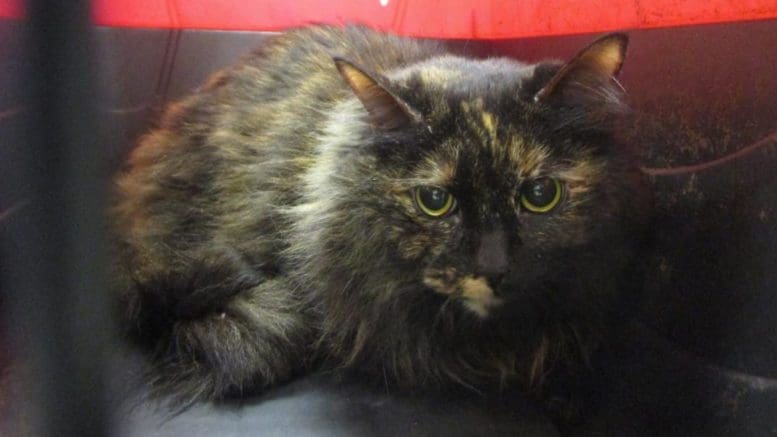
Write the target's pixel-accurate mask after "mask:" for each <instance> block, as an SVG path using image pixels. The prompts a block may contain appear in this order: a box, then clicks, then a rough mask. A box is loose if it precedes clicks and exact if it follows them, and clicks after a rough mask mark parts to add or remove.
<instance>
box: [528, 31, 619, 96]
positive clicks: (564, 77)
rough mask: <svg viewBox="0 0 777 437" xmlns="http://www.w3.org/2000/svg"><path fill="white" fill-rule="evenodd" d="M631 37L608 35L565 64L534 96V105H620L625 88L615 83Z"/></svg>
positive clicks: (617, 34) (615, 34)
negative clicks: (558, 101) (596, 103)
mask: <svg viewBox="0 0 777 437" xmlns="http://www.w3.org/2000/svg"><path fill="white" fill-rule="evenodd" d="M628 42H629V38H628V36H627V35H626V34H623V33H611V34H608V35H605V36H603V37H601V38H599V39H597V40H596V41H594V42H593V43H591V44H589V45H588V46H587V47H585V48H584V49H583V50H581V51H580V52H579V53H578V54H577V55H576V56H575V57H574V58H572V60H570V61H569V62H567V63H566V64H564V65H563V66H562V67H561V69H559V70H558V72H557V73H556V74H555V75H554V76H553V77H552V78H551V79H550V81H548V83H547V84H546V85H545V86H544V87H543V88H542V89H541V90H540V91H539V92H537V94H535V95H534V101H535V102H543V101H553V100H560V101H562V102H566V103H571V104H575V103H591V102H595V101H596V100H597V99H598V100H599V102H598V103H600V104H601V103H605V104H613V105H616V106H619V105H620V97H621V94H622V88H621V87H620V84H618V82H617V81H616V80H615V77H616V76H617V75H618V73H620V70H621V67H622V66H623V61H624V59H625V58H626V48H627V47H628Z"/></svg>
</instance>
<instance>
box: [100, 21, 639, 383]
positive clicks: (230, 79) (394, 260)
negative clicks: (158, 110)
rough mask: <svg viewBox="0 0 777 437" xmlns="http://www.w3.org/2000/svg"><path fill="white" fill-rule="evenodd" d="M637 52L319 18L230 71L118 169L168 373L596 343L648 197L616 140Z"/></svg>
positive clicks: (502, 365) (136, 269)
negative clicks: (471, 45) (621, 74)
mask: <svg viewBox="0 0 777 437" xmlns="http://www.w3.org/2000/svg"><path fill="white" fill-rule="evenodd" d="M624 51H625V37H623V36H621V35H613V36H609V37H605V38H602V39H600V40H598V41H596V42H595V43H593V44H592V45H590V46H589V47H587V48H585V49H584V50H583V51H582V52H581V53H580V54H579V55H578V56H577V57H575V58H574V59H573V60H572V61H570V62H569V63H567V64H563V65H561V64H559V63H542V64H537V65H524V64H521V63H518V62H516V61H511V60H505V59H490V60H471V59H465V58H462V57H458V56H453V55H450V54H446V53H445V51H444V49H443V48H441V47H439V46H437V45H435V44H432V43H419V42H414V41H411V40H407V39H400V38H396V37H393V36H386V35H382V34H378V33H374V32H372V31H369V30H367V29H363V28H348V29H337V28H328V27H315V28H309V29H302V30H297V31H294V32H291V33H289V34H287V35H284V36H280V37H277V38H275V39H273V40H272V41H271V42H269V43H268V44H267V45H266V46H264V47H263V48H262V49H261V50H260V51H257V52H256V53H254V54H252V55H250V56H248V57H246V58H245V59H244V60H243V61H241V62H240V63H238V64H237V65H236V66H234V67H232V68H230V69H227V70H225V71H223V72H221V73H218V74H217V75H215V76H214V77H213V78H212V79H211V80H210V81H209V83H208V84H206V85H205V86H204V87H203V89H202V90H200V91H199V92H197V93H196V94H194V95H193V96H191V97H189V98H187V99H185V100H183V101H182V102H180V103H178V104H176V105H174V106H173V107H171V108H170V109H168V110H167V112H166V113H165V115H164V116H163V118H162V121H161V123H160V126H159V127H158V128H156V129H155V130H153V131H152V132H151V133H149V134H148V135H147V136H146V137H145V138H144V139H143V140H142V141H141V142H140V144H139V146H138V147H137V148H136V149H135V150H134V151H133V153H132V155H131V156H130V159H129V161H128V165H127V168H126V170H125V171H124V172H123V173H122V174H121V175H119V176H118V177H117V187H118V190H117V192H118V193H117V194H118V195H117V202H116V205H115V208H114V210H113V217H114V219H115V220H114V222H115V224H116V231H117V232H116V235H117V238H116V240H117V249H118V250H117V253H118V254H119V262H118V263H117V264H118V265H119V269H118V270H119V272H120V274H119V277H120V278H122V280H123V282H122V283H123V293H122V297H123V298H124V299H125V300H126V302H127V303H128V306H127V307H128V308H129V309H128V311H127V320H128V322H129V323H128V326H129V327H130V331H131V334H132V335H131V337H132V338H133V339H134V340H135V342H136V343H137V344H139V345H140V346H141V347H142V348H144V349H145V350H146V351H148V353H149V356H150V362H151V368H152V374H153V375H154V376H153V377H152V380H153V381H154V383H155V384H156V385H157V387H159V388H160V389H162V390H164V391H172V392H173V393H177V394H184V395H185V396H194V397H198V398H221V397H224V396H230V395H239V394H241V393H244V392H247V391H253V390H257V389H262V388H264V387H267V386H270V385H272V384H274V383H277V382H279V381H282V380H284V379H287V378H289V377H290V376H291V375H293V374H296V373H298V372H300V371H302V370H306V369H308V368H309V367H310V366H311V365H312V363H316V364H317V365H325V366H330V367H345V368H349V369H354V370H357V371H359V372H362V373H364V374H367V375H372V376H373V377H375V378H376V379H379V380H380V381H381V382H383V381H388V382H390V383H392V384H395V385H398V386H401V387H405V388H409V389H415V388H419V389H423V388H429V387H440V386H445V385H449V384H459V385H465V386H476V387H488V386H492V385H493V386H499V385H501V384H504V383H505V382H509V381H517V382H518V383H520V384H522V385H529V384H531V383H532V381H535V382H536V381H537V380H539V379H541V376H542V375H543V372H544V371H545V369H546V367H547V364H548V362H549V361H550V360H553V359H555V358H558V357H561V356H575V355H576V354H577V353H578V352H579V351H581V350H584V349H587V348H589V347H590V345H591V344H593V343H595V342H596V338H597V331H599V330H600V329H602V327H603V326H604V325H605V324H606V323H607V321H608V319H609V318H610V314H609V313H610V312H611V311H612V310H613V306H614V305H615V304H616V303H617V302H618V301H619V295H620V294H621V293H622V292H623V290H622V282H623V277H624V275H625V274H626V273H627V272H628V269H629V266H630V259H631V254H632V253H633V250H634V249H635V247H636V246H637V244H638V243H639V240H640V239H639V238H638V237H637V236H638V235H639V231H640V229H641V227H642V226H643V225H644V216H645V214H644V210H645V208H646V207H647V196H645V195H644V194H643V188H642V183H641V180H640V177H639V176H638V172H637V170H636V168H635V167H634V166H633V165H632V164H631V162H630V161H629V159H628V155H627V154H626V153H624V151H623V150H620V149H619V147H620V146H619V145H617V144H615V143H614V141H613V140H612V135H611V132H610V121H611V120H612V119H613V118H615V117H617V115H618V114H619V113H620V112H621V111H622V109H623V105H622V103H621V101H620V97H621V89H620V88H619V85H617V83H616V82H615V81H614V79H613V76H614V75H615V74H617V72H618V70H619V69H620V66H621V63H622V60H623V55H624ZM570 351H571V352H570ZM581 353H585V352H581Z"/></svg>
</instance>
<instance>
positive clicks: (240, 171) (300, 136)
mask: <svg viewBox="0 0 777 437" xmlns="http://www.w3.org/2000/svg"><path fill="white" fill-rule="evenodd" d="M439 52H440V48H439V47H438V45H436V44H434V43H430V42H419V41H415V40H411V39H407V38H400V37H397V36H393V35H386V34H381V33H378V32H375V31H372V30H370V29H367V28H363V27H358V26H350V27H345V28H338V27H331V26H314V27H306V28H300V29H295V30H291V31H289V32H286V33H283V34H280V35H276V36H272V37H270V38H268V40H267V41H266V42H265V43H264V44H263V45H262V46H261V47H260V48H259V49H257V50H255V51H253V52H251V53H249V54H248V55H246V56H244V57H243V58H242V59H240V60H239V61H238V62H237V63H235V64H234V65H233V66H230V67H227V68H225V69H223V70H222V71H220V72H217V73H215V74H214V75H213V76H211V78H210V79H209V80H208V81H207V82H206V83H205V84H204V85H203V86H202V87H200V88H199V89H198V90H196V91H195V92H194V93H192V94H191V95H189V96H187V97H185V98H184V99H182V100H181V101H179V102H176V103H174V104H172V105H170V106H169V107H168V108H166V109H165V111H164V112H163V113H162V114H161V116H160V118H159V120H158V122H157V126H156V127H155V128H154V129H153V130H151V131H150V132H149V133H148V134H147V135H146V136H145V137H143V138H142V139H141V141H140V142H139V143H138V145H137V147H135V149H134V150H133V151H132V152H131V154H130V156H129V159H128V160H127V165H126V168H125V169H124V171H123V172H121V173H120V175H119V176H118V177H117V179H116V183H117V201H116V203H115V205H114V213H115V216H114V219H115V224H116V226H117V228H118V233H119V235H120V236H121V238H120V240H123V241H124V243H127V244H128V245H129V246H131V247H132V248H133V249H132V250H131V251H130V252H134V253H140V254H141V255H139V256H138V257H137V258H138V259H141V258H142V259H151V260H153V259H161V258H164V257H168V256H172V254H174V253H179V252H182V251H191V250H199V249H198V248H200V247H202V246H203V245H211V244H213V242H214V240H215V241H223V242H226V243H227V244H234V243H235V242H236V241H243V240H245V238H244V236H245V235H255V236H256V238H261V239H263V240H266V239H268V238H269V239H272V238H271V236H272V235H276V234H277V232H276V231H277V230H276V229H275V225H274V223H276V222H277V220H276V219H275V217H274V214H273V213H272V211H274V210H275V209H276V208H275V207H276V206H279V205H284V204H288V203H290V202H293V199H294V198H295V197H296V196H297V194H298V193H297V190H298V186H299V184H298V183H297V182H298V178H299V175H301V174H302V173H304V172H305V171H306V167H307V166H309V165H311V163H312V159H311V157H312V155H313V154H314V152H315V147H316V146H315V145H316V143H317V141H318V140H319V137H320V135H321V133H322V132H323V131H324V130H325V125H326V123H327V117H328V115H329V114H331V112H332V111H333V110H334V108H335V106H336V105H337V104H338V103H339V102H341V101H343V100H344V99H348V98H353V93H352V92H351V91H350V90H349V88H348V87H347V85H346V83H345V82H344V80H343V78H342V76H341V75H340V74H339V73H338V71H337V68H336V66H335V62H334V60H333V58H334V57H340V58H344V59H348V60H349V61H352V62H354V63H357V64H359V65H361V66H363V67H364V68H365V69H367V70H370V71H372V72H375V73H383V72H386V71H390V70H394V69H399V68H402V67H403V66H405V65H410V64H414V63H417V62H419V61H421V60H423V59H427V58H430V57H433V56H435V55H436V54H438V53H439ZM246 211H251V214H250V215H249V214H247V213H246ZM256 229H264V232H261V233H260V235H257V233H256ZM259 243H260V242H258V241H254V240H252V241H248V242H245V244H246V246H249V245H253V246H254V247H265V246H266V244H259ZM252 250H253V249H252ZM273 250H274V249H273ZM157 252H159V254H158V255H157V254H156V253H157ZM154 262H155V261H154Z"/></svg>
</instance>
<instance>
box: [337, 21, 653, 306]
mask: <svg viewBox="0 0 777 437" xmlns="http://www.w3.org/2000/svg"><path fill="white" fill-rule="evenodd" d="M626 45H627V38H626V37H625V35H622V34H612V35H608V36H605V37H603V38H600V39H599V40H597V41H595V42H594V43H592V44H591V45H589V46H588V47H586V48H585V49H583V50H582V51H581V52H580V53H579V54H578V55H577V56H575V57H574V58H573V59H572V60H571V61H569V62H567V63H565V64H562V63H555V62H549V63H540V64H535V65H525V64H520V63H517V62H515V61H510V60H506V59H489V60H468V59H464V58H459V57H453V56H446V57H438V58H431V59H429V60H427V61H423V62H421V63H418V64H413V65H410V66H407V67H405V68H402V69H400V70H396V71H389V72H384V73H383V74H379V73H376V72H367V71H365V70H363V69H362V68H360V67H358V66H357V65H355V64H353V63H351V62H348V61H346V60H343V59H336V60H335V62H336V65H337V67H338V69H339V71H340V73H341V74H342V76H343V78H344V79H345V81H346V82H347V83H348V85H349V86H350V88H351V89H352V91H353V93H354V94H355V96H356V97H357V98H358V103H360V104H361V107H360V108H359V112H358V117H359V120H361V121H362V122H363V124H361V125H360V126H361V128H359V129H360V130H359V129H356V128H354V127H353V126H351V125H349V126H348V127H347V129H349V132H351V135H352V136H354V138H358V140H357V141H356V143H358V145H357V146H355V147H343V148H341V149H340V151H339V152H337V153H338V156H337V157H332V158H331V159H333V160H338V161H339V162H341V163H342V168H338V169H337V170H336V172H337V173H338V174H337V175H333V176H331V177H333V178H334V179H333V180H335V182H336V183H337V184H341V189H339V190H337V189H336V190H334V194H332V193H331V192H330V193H329V194H322V195H327V196H333V199H332V200H333V201H337V202H338V203H337V204H338V205H339V206H338V211H336V212H332V213H331V214H334V215H336V216H337V217H338V219H339V220H341V222H340V223H338V225H337V226H338V227H339V228H341V229H345V231H338V232H337V234H338V236H337V237H336V238H337V239H341V240H340V241H339V242H336V243H335V242H333V243H332V244H333V245H332V248H333V249H336V248H337V247H340V249H341V250H342V251H341V252H340V253H348V254H349V258H350V259H349V260H348V262H349V263H351V264H352V265H353V266H354V267H356V268H357V269H358V268H362V269H372V270H371V271H372V272H374V274H375V276H377V277H381V276H382V275H385V276H386V278H385V282H386V283H392V281H393V282H397V281H399V279H397V278H398V277H401V278H402V280H403V281H406V282H410V283H416V284H418V285H419V286H420V287H421V288H425V289H426V290H428V291H429V292H431V293H437V294H439V295H441V296H446V297H448V298H450V299H453V300H455V301H460V302H461V303H462V304H463V305H464V306H465V307H466V308H468V309H470V310H472V311H473V312H474V313H475V314H477V315H479V316H482V317H485V316H487V315H488V314H490V313H491V312H492V310H494V309H496V308H499V307H503V306H509V304H510V302H511V301H512V302H521V301H523V300H525V299H524V298H526V297H529V298H530V299H540V300H542V299H545V300H548V299H551V300H552V299H559V297H558V296H559V293H561V295H562V296H565V295H569V294H570V293H571V294H574V293H577V292H578V291H576V290H578V289H580V290H581V291H580V292H579V294H580V295H583V294H585V293H586V291H585V290H582V289H584V288H586V287H588V288H592V290H589V292H592V293H595V292H596V290H593V288H597V289H601V290H603V291H602V293H609V292H610V291H611V290H609V288H612V287H611V284H609V281H610V278H611V277H613V274H612V272H608V271H607V269H609V268H612V269H617V268H618V266H619V263H620V262H621V260H622V259H623V257H624V256H625V255H626V254H627V251H626V250H625V249H623V248H624V247H625V246H628V244H627V243H625V242H626V241H627V240H628V235H627V234H628V232H631V231H630V230H629V229H630V223H631V218H630V214H635V215H636V214H639V211H638V210H639V208H641V206H640V205H641V202H642V200H641V199H637V198H636V197H637V196H639V189H638V185H639V182H638V181H637V179H638V178H637V177H635V176H634V175H633V170H634V168H633V166H630V165H627V160H626V159H625V158H624V156H625V155H626V154H625V153H623V150H621V146H619V145H617V144H616V143H615V142H614V141H613V139H612V132H611V128H612V123H611V122H612V120H613V119H615V118H616V117H618V115H619V114H621V113H623V112H624V109H625V104H624V103H623V91H622V88H621V86H620V85H619V84H618V82H617V81H616V80H615V76H616V75H617V74H618V72H619V71H620V69H621V66H622V63H623V60H624V56H625V51H626ZM358 103H357V102H356V100H354V101H353V104H354V105H357V104H358ZM365 110H366V111H365ZM343 123H345V124H348V123H350V122H349V121H348V120H344V121H343ZM356 124H358V123H356ZM343 129H344V128H343ZM354 129H356V130H358V131H359V133H358V134H353V133H352V132H353V130H354ZM333 168H334V167H333ZM330 170H331V169H330ZM632 196H633V197H635V198H632ZM335 197H336V199H335ZM347 216H350V217H348V218H346V217H347ZM332 252H333V256H336V255H335V254H334V250H333V251H332ZM359 266H361V267H359ZM593 269H596V270H597V272H598V274H592V270H593ZM602 271H604V274H602V273H601V272H602ZM596 281H600V282H601V284H591V283H590V282H596ZM584 283H585V284H584ZM395 288H397V287H395ZM553 296H555V297H553ZM560 299H564V297H561V298H560ZM572 300H574V299H572Z"/></svg>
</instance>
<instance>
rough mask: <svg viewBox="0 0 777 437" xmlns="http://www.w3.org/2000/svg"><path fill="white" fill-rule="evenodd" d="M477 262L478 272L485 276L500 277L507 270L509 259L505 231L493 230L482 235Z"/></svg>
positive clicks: (476, 256) (476, 257)
mask: <svg viewBox="0 0 777 437" xmlns="http://www.w3.org/2000/svg"><path fill="white" fill-rule="evenodd" d="M475 262H476V264H477V269H478V273H480V274H481V275H484V276H490V277H498V276H502V275H504V273H506V272H507V269H508V267H509V260H508V256H507V241H506V240H505V233H504V231H502V230H496V231H491V232H488V233H486V234H484V235H483V236H481V237H480V243H479V244H478V249H477V253H476V255H475Z"/></svg>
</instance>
